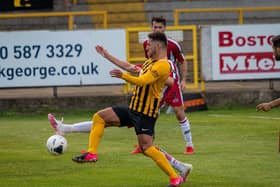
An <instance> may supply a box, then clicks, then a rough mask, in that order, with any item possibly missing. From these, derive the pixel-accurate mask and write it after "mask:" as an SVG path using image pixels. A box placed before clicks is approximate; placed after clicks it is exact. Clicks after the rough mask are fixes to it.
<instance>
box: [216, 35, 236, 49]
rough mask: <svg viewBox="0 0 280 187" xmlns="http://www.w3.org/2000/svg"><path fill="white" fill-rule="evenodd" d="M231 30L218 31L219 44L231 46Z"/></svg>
mask: <svg viewBox="0 0 280 187" xmlns="http://www.w3.org/2000/svg"><path fill="white" fill-rule="evenodd" d="M232 44H233V40H232V32H219V46H220V47H229V46H232Z"/></svg>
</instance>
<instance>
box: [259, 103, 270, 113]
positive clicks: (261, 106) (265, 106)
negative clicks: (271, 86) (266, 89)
mask: <svg viewBox="0 0 280 187" xmlns="http://www.w3.org/2000/svg"><path fill="white" fill-rule="evenodd" d="M270 109H271V106H270V104H269V103H261V104H259V105H257V106H256V110H257V111H264V112H267V111H269V110H270Z"/></svg>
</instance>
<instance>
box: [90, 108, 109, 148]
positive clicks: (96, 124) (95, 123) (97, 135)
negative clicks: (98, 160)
mask: <svg viewBox="0 0 280 187" xmlns="http://www.w3.org/2000/svg"><path fill="white" fill-rule="evenodd" d="M104 128H105V121H104V120H103V118H101V117H100V116H99V115H98V113H95V114H94V115H93V118H92V127H91V131H90V135H89V148H88V152H90V153H92V154H96V153H97V148H98V145H99V143H100V140H101V138H102V136H103V133H104Z"/></svg>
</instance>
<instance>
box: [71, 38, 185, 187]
mask: <svg viewBox="0 0 280 187" xmlns="http://www.w3.org/2000/svg"><path fill="white" fill-rule="evenodd" d="M148 37H149V44H148V45H147V51H148V52H147V54H148V56H149V57H150V59H149V60H147V61H146V62H145V63H144V64H143V68H142V71H141V73H140V75H139V76H138V77H134V76H132V75H130V74H128V73H123V72H122V71H120V70H119V69H113V70H112V71H110V74H111V76H112V77H116V78H121V79H123V80H126V81H128V82H130V83H132V84H135V85H136V87H135V90H134V93H133V96H132V98H131V101H130V105H129V107H124V106H113V107H108V108H105V109H103V110H100V111H98V112H96V113H95V114H94V115H93V119H92V120H93V125H92V129H91V132H90V136H89V148H88V152H86V153H84V154H82V155H79V156H75V157H73V158H72V160H73V161H75V162H78V163H84V162H96V161H97V160H98V156H97V149H98V145H99V143H100V140H101V138H102V135H103V133H104V128H105V127H110V126H118V127H121V126H131V125H133V126H134V128H135V132H136V135H137V138H138V143H139V145H140V147H141V149H142V150H143V153H144V154H145V155H146V156H148V157H150V158H151V159H152V160H154V161H155V162H156V164H157V165H158V166H159V167H160V169H161V170H162V171H164V172H165V173H166V174H167V175H168V176H169V179H170V184H169V186H170V187H176V186H179V185H180V184H181V183H182V182H183V178H182V177H181V176H179V175H178V174H177V173H176V172H175V170H174V169H173V168H172V166H171V165H170V163H169V162H168V160H167V158H166V157H165V155H164V154H162V153H161V152H160V151H159V149H158V148H156V147H155V146H154V145H153V135H154V127H155V123H156V120H157V117H158V112H159V102H160V96H161V92H162V89H163V86H164V84H165V82H166V80H167V78H168V77H169V73H170V64H169V62H168V60H167V55H166V51H167V50H166V47H167V38H166V36H165V34H163V33H150V34H149V35H148Z"/></svg>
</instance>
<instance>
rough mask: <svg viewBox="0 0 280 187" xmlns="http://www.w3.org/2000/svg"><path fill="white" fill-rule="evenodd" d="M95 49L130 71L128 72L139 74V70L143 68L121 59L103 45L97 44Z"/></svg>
mask: <svg viewBox="0 0 280 187" xmlns="http://www.w3.org/2000/svg"><path fill="white" fill-rule="evenodd" d="M95 50H96V52H97V53H99V54H100V55H101V56H103V57H104V58H106V59H107V60H109V61H110V62H112V63H113V64H115V65H116V66H118V67H120V68H122V69H123V70H125V71H128V72H130V73H133V74H135V73H136V74H139V72H140V70H141V68H139V67H137V66H135V65H133V64H130V63H128V62H126V61H122V60H119V59H118V58H116V57H114V56H113V55H111V54H110V53H109V52H108V51H107V50H106V49H105V48H104V47H102V46H101V45H97V46H95Z"/></svg>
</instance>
